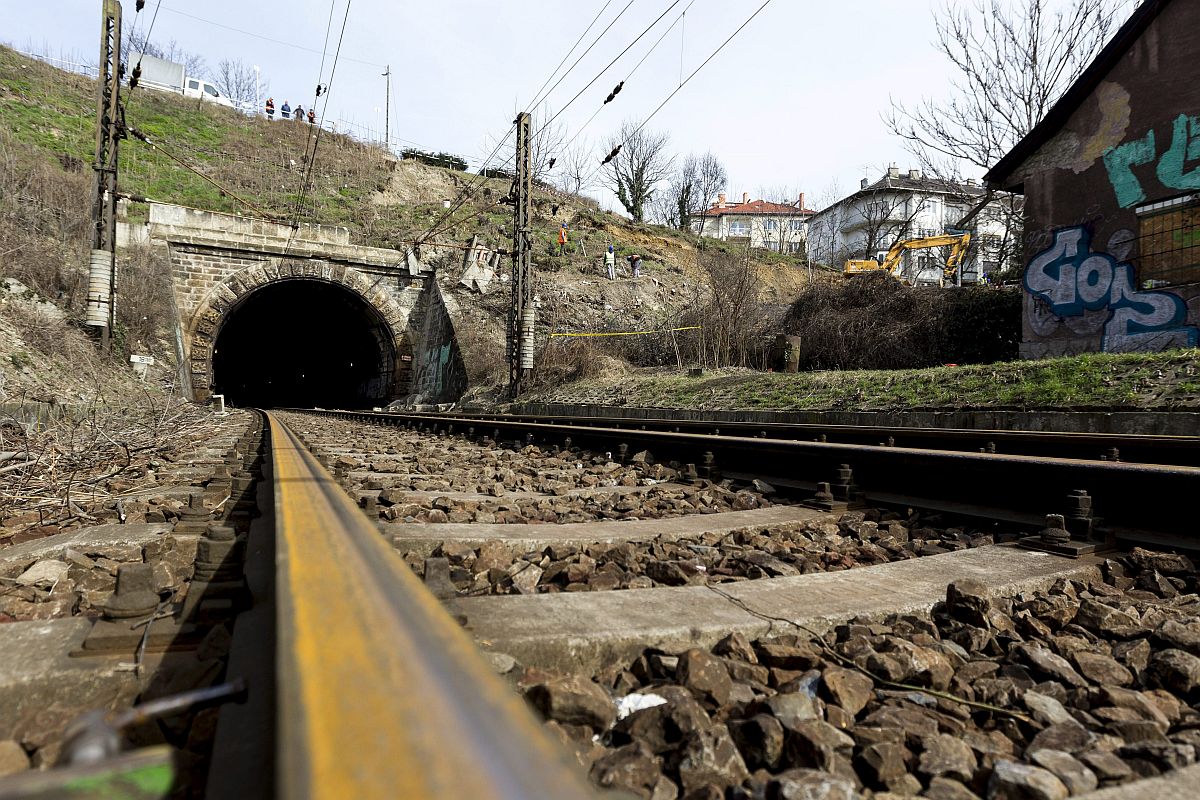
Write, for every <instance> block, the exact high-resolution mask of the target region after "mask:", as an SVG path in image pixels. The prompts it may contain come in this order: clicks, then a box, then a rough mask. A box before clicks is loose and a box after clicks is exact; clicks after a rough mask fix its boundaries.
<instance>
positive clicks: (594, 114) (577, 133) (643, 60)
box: [562, 0, 696, 150]
mask: <svg viewBox="0 0 1200 800" xmlns="http://www.w3.org/2000/svg"><path fill="white" fill-rule="evenodd" d="M695 4H696V0H691V2H690V3H688V4H687V7H686V8H684V9H683V13H681V14H680V15H679V16H678V17H676V18H675V21H674V22H672V23H671V26H670V27H669V28H667V29H666V30H665V31H663V33H662V36H659V37H658V41H656V42H655V43H654V44H653V45H651V47H650V49H649V50H647V51H646V54H645V55H643V56H642V58H641V60H640V61H638V63H637V64H636V65H634V67H633V69H631V70H630V71H629V74H628V75H626V76H625V80H623V81H621V85H624V84H626V83H628V82H629V81H630V80H632V79H633V76H634V75H635V74H637V71H638V70H639V69H641V66H642V64H645V63H646V59H648V58H650V56H651V55H652V54H653V53H654V51H655V50H657V49H658V46H659V45H660V44H662V42H663V39H666V38H667V36H668V35H669V34H670V33H671V31H673V30H674V29H675V26H676V25H678V24H679V22H680V20H683V19H684V18H685V17H686V16H687V13H688V11H689V10H691V8H692V6H694V5H695ZM680 59H681V62H682V53H681V54H680ZM682 79H683V67H682V64H681V66H680V81H681V82H682ZM606 105H608V101H607V100H606V101H604V102H603V103H601V104H600V105H599V106H597V108H596V110H595V111H593V112H592V115H591V116H590V117H588V120H587V122H585V123H583V125H581V126H580V128H579V129H578V130H577V131H575V135H574V136H572V137H571V138H570V140H569V141H568V142H567V143H566V144H565V145H563V148H562V149H563V150H566V149H567V148H569V147H570V146H571V145H573V144H575V140H576V139H578V138H579V136H580V134H582V133H583V132H584V130H586V129H587V127H588V126H589V125H591V124H592V122H593V121H595V119H596V117H598V116H599V115H600V112H601V111H603V110H604V107H605V106H606Z"/></svg>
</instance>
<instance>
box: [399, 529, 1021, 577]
mask: <svg viewBox="0 0 1200 800" xmlns="http://www.w3.org/2000/svg"><path fill="white" fill-rule="evenodd" d="M933 519H934V520H936V517H935V518H933ZM932 525H933V523H932V522H927V521H925V520H923V519H922V517H921V516H920V515H919V514H915V513H914V514H912V515H910V516H908V517H906V518H904V519H901V518H900V515H898V514H896V513H894V512H881V511H879V510H876V509H871V510H867V511H851V512H847V513H844V514H842V515H841V516H840V518H839V519H838V520H837V521H834V518H833V517H829V518H827V519H823V520H812V521H807V522H801V523H789V524H785V525H780V526H768V527H752V528H743V529H738V530H734V531H731V532H728V533H725V532H721V533H710V534H704V535H701V536H694V537H691V536H683V537H670V538H667V537H659V538H656V539H653V540H650V541H644V542H621V543H607V542H605V543H596V544H590V545H586V546H583V547H580V546H578V545H573V544H569V545H550V546H547V547H544V548H540V549H537V550H533V551H531V552H525V553H519V552H513V550H512V546H511V545H506V544H505V543H504V542H501V541H498V540H493V541H491V542H487V543H484V544H482V545H479V544H475V543H465V542H453V541H448V542H443V543H442V544H441V545H440V546H439V547H438V548H437V549H435V550H434V552H433V556H434V557H441V558H446V559H447V560H448V561H449V564H450V580H451V582H452V583H453V584H454V586H455V589H456V590H457V592H458V594H459V595H460V596H477V595H484V594H535V593H552V592H564V591H565V592H581V591H608V590H619V589H649V588H653V587H656V586H686V585H703V584H705V583H730V582H735V581H743V580H757V579H762V578H779V577H791V576H796V575H807V574H810V573H814V572H833V571H838V570H844V569H852V568H854V567H863V566H872V565H876V564H884V563H888V562H892V561H900V560H904V559H909V558H917V557H919V556H927V555H938V554H941V553H948V552H952V551H955V550H963V549H966V548H968V547H982V546H984V545H990V544H993V543H995V541H996V539H997V536H996V535H995V534H992V533H984V532H980V531H977V530H972V529H969V528H962V527H951V528H942V527H932ZM1013 536H1015V534H1007V535H1005V534H1001V535H1000V537H999V538H1001V539H1006V538H1012V537H1013ZM404 559H405V561H407V562H408V563H409V564H410V565H411V566H412V568H413V569H414V571H416V572H417V574H418V575H423V574H424V559H423V557H422V556H421V555H419V554H418V553H416V552H411V551H410V552H406V553H404Z"/></svg>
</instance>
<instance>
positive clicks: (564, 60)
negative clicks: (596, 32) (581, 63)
mask: <svg viewBox="0 0 1200 800" xmlns="http://www.w3.org/2000/svg"><path fill="white" fill-rule="evenodd" d="M612 1H613V0H606V2H605V3H604V5H603V6H601V7H600V10H599V11H597V12H596V16H594V17H592V21H591V22H590V23H589V24H588V26H587V27H586V28H584V30H583V33H581V34H579V38H578V39H576V40H575V44H573V45H571V49H570V50H568V51H567V54H566V55H565V56H563V57H562V61H560V62H558V66H557V67H555V68H554V71H553V72H551V73H550V74H549V75H547V76H546V80H545V82H544V83H542V85H541V87H540V88H539V89H538V90H537V92H536V93H534V95H533V98H534V99H533V101H532V102H531V103H530V104H529V106H528V107H527V108H526V109H525V111H526V113H528V112H529V111H532V110H533V108H534V107H535V106H537V104H538V103H539V102H541V97H542V92H543V91H545V89H546V87H547V86H549V85H550V81H552V80H554V76H555V75H557V74H558V71H559V70H560V69H562V66H563V64H565V63H567V59H568V58H570V57H571V54H572V53H574V52H575V48H577V47H579V44H580V42H582V41H583V39H584V37H585V36H587V35H588V32H589V31H591V30H592V28H593V27H595V25H596V23H597V22H598V21H599V19H600V17H601V16H602V15H603V14H604V12H605V11H606V10H607V9H608V7H609V6H610V5H612ZM576 63H578V62H576ZM569 71H570V70H568V72H569ZM563 77H566V76H565V75H564V76H563Z"/></svg>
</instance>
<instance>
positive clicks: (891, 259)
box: [842, 233, 971, 282]
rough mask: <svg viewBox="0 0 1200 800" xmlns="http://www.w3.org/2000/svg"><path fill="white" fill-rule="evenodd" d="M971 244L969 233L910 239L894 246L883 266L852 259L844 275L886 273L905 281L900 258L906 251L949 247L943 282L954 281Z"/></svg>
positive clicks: (868, 261) (872, 261)
mask: <svg viewBox="0 0 1200 800" xmlns="http://www.w3.org/2000/svg"><path fill="white" fill-rule="evenodd" d="M970 243H971V234H969V233H943V234H940V235H938V236H922V237H920V238H918V239H908V240H907V241H903V242H896V243H895V244H894V245H892V249H891V250H888V253H887V256H885V257H884V259H883V263H882V264H880V263H879V262H878V261H876V260H875V259H873V258H871V259H866V260H856V259H850V260H849V261H847V262H846V266H845V268H844V269H843V270H842V273H843V274H844V275H845V276H846V277H850V276H852V275H862V274H864V273H867V272H886V273H888V274H889V275H891V276H893V277H895V278H899V279H900V280H904V278H902V277H901V276H900V258H901V256H903V255H904V252H905V251H906V250H924V249H926V248H929V247H945V246H947V245H949V246H950V254H949V255H948V256H946V265H945V266H944V267H943V268H942V280H943V282H946V281H953V280H954V274H955V273H956V272H957V271H958V267H959V265H960V264H961V263H962V260H963V256H964V255H966V253H967V245H969V244H970Z"/></svg>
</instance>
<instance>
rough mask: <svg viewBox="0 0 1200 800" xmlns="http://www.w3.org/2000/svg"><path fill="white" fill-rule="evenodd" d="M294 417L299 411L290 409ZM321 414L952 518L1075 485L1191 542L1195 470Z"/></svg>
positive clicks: (1044, 503)
mask: <svg viewBox="0 0 1200 800" xmlns="http://www.w3.org/2000/svg"><path fill="white" fill-rule="evenodd" d="M295 410H297V411H299V410H300V409H295ZM307 413H315V414H320V415H325V416H332V417H340V418H343V419H347V420H357V421H363V422H371V423H375V424H379V425H410V426H417V427H424V428H426V429H433V428H436V429H438V430H440V431H441V432H443V433H445V432H449V431H450V430H451V429H452V430H453V432H454V433H456V434H464V433H467V432H468V431H469V430H470V429H471V428H474V429H475V432H476V435H477V436H484V435H487V436H491V435H492V434H493V432H494V431H498V432H500V433H501V437H500V438H504V437H505V435H507V437H508V438H509V440H510V441H511V440H512V439H518V440H524V441H527V442H531V443H534V444H539V445H546V446H553V445H562V444H563V443H564V440H565V438H566V437H570V439H571V443H572V446H577V447H588V448H591V449H594V450H600V451H602V452H603V451H605V450H608V451H610V452H612V453H613V454H614V455H615V454H617V453H618V452H619V449H620V447H621V445H625V446H626V447H627V451H626V452H627V453H629V454H630V455H632V454H633V453H634V452H635V451H636V450H641V449H648V450H650V451H651V453H653V454H654V455H656V456H657V457H658V458H659V459H660V460H672V461H678V462H680V463H689V462H691V463H694V464H696V465H698V466H699V465H701V464H703V463H705V462H706V461H708V460H709V459H710V458H711V462H712V463H713V464H714V465H715V468H716V469H718V470H719V471H720V472H722V473H724V474H726V475H731V474H736V475H738V476H741V477H757V478H762V479H764V480H767V481H768V482H773V483H777V484H778V485H779V486H780V487H784V486H791V487H798V488H801V489H805V490H811V489H813V488H815V486H816V484H817V483H818V482H829V483H836V482H837V479H838V473H839V469H840V468H841V467H842V466H843V465H848V466H849V467H851V469H852V473H853V483H854V484H855V486H856V487H857V488H858V489H859V490H861V491H862V492H863V493H864V494H865V496H866V499H867V500H868V501H872V500H874V501H877V502H882V503H886V504H889V505H894V504H896V503H907V504H908V505H912V506H914V507H927V508H943V509H949V508H950V507H951V505H952V506H953V508H955V509H956V513H973V514H975V515H976V516H981V517H989V518H993V519H1004V520H1011V521H1025V522H1026V523H1035V522H1036V521H1039V520H1043V521H1044V520H1045V517H1046V515H1047V514H1066V513H1068V512H1069V511H1070V505H1069V501H1068V499H1067V498H1068V495H1069V494H1070V493H1071V492H1073V491H1076V490H1084V491H1086V492H1087V493H1088V495H1089V496H1090V497H1091V498H1092V501H1093V513H1094V515H1095V516H1096V517H1097V518H1098V521H1099V523H1100V524H1102V525H1104V526H1105V527H1107V528H1109V529H1111V530H1114V531H1116V532H1118V534H1120V535H1124V536H1125V537H1126V538H1129V539H1131V540H1133V539H1137V540H1149V538H1150V537H1153V538H1154V540H1155V541H1157V542H1160V543H1161V542H1162V541H1164V540H1165V541H1174V542H1177V543H1179V545H1180V546H1185V545H1186V546H1191V547H1193V548H1194V547H1196V546H1198V545H1200V537H1198V536H1197V529H1196V525H1195V522H1194V520H1195V508H1196V506H1195V502H1196V501H1195V498H1196V497H1197V496H1200V468H1197V467H1190V466H1176V465H1159V464H1136V463H1125V462H1110V461H1095V460H1084V459H1071V458H1048V457H1041V456H1023V455H1010V454H1003V453H974V452H962V451H947V450H929V449H921V448H912V447H880V446H878V445H854V444H837V443H831V442H811V441H798V440H788V439H759V438H749V437H739V436H724V435H721V436H713V435H705V434H696V433H675V432H668V431H651V430H640V429H637V430H632V429H622V428H598V427H591V426H572V425H557V424H549V423H541V422H539V423H534V422H517V421H513V420H501V421H488V422H478V421H472V420H464V419H463V418H461V417H456V416H447V415H439V414H396V413H379V412H346V411H324V410H316V411H309V412H307Z"/></svg>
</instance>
